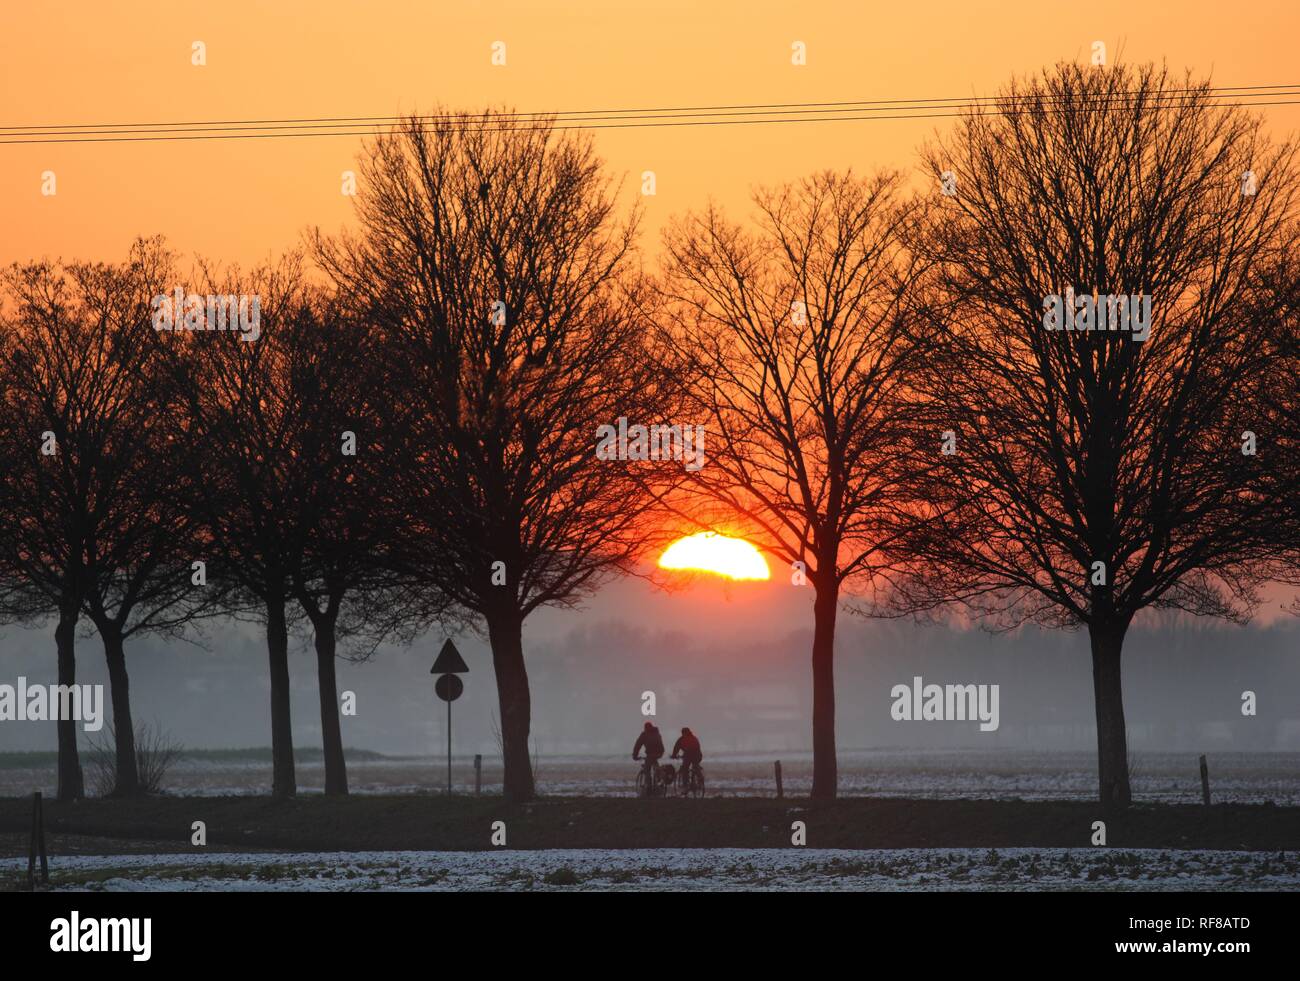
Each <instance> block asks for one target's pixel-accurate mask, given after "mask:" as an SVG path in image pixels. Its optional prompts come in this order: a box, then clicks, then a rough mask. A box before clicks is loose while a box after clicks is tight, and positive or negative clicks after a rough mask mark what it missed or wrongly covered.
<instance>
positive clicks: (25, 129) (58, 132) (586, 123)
mask: <svg viewBox="0 0 1300 981" xmlns="http://www.w3.org/2000/svg"><path fill="white" fill-rule="evenodd" d="M1196 95H1203V96H1207V97H1208V99H1209V102H1208V104H1209V105H1213V106H1220V107H1229V106H1238V107H1245V108H1252V107H1266V106H1280V105H1297V104H1300V98H1298V99H1290V98H1278V97H1285V96H1300V85H1250V86H1199V87H1196V88H1187V89H1168V90H1164V91H1162V92H1157V93H1154V94H1148V93H1142V92H1139V91H1136V90H1134V91H1122V92H1115V93H1107V94H1106V95H1105V97H1104V98H1103V99H1101V100H1099V101H1100V103H1101V104H1100V105H1082V106H1075V105H1069V106H1067V107H1065V108H1051V106H1056V105H1061V104H1063V103H1065V102H1066V101H1067V98H1066V97H1062V96H1053V95H1050V94H1046V95H1044V94H1034V95H1003V96H974V97H971V98H969V99H951V98H949V99H889V100H875V101H858V102H807V103H768V104H762V103H760V104H748V105H746V104H741V105H727V106H689V107H677V108H672V107H659V108H653V109H597V110H582V111H567V112H555V113H522V112H501V113H496V112H486V113H432V114H412V115H408V116H353V117H348V116H333V117H330V116H323V117H302V118H295V119H282V120H276V119H249V120H219V121H197V120H192V121H180V122H170V123H136V124H131V123H72V124H62V125H56V126H49V125H45V126H9V127H0V145H4V144H14V145H19V144H57V143H135V142H180V141H199V140H232V139H288V138H302V137H319V136H376V135H381V134H383V133H384V132H386V131H388V130H391V129H392V128H394V127H401V126H405V125H408V124H411V123H421V122H433V123H439V122H460V123H462V124H464V125H465V128H467V129H474V130H480V131H485V132H512V131H519V130H535V129H545V128H548V127H550V128H554V129H556V130H577V129H587V130H596V129H642V128H661V127H679V126H735V125H764V124H771V123H795V122H865V121H875V120H885V119H951V118H956V117H962V116H967V117H979V116H1019V115H1027V114H1029V115H1032V114H1034V113H1059V112H1077V111H1102V110H1104V109H1107V108H1112V107H1114V106H1117V105H1118V106H1123V105H1125V104H1126V103H1128V102H1131V103H1132V104H1137V101H1138V99H1139V98H1141V99H1145V100H1149V103H1150V106H1151V108H1153V109H1166V108H1172V107H1174V106H1176V105H1180V104H1185V103H1186V102H1187V101H1188V98H1187V97H1194V96H1196ZM1226 99H1238V100H1248V101H1235V102H1234V101H1224V100H1226ZM871 107H878V108H871ZM949 109H955V110H958V111H956V112H947V111H943V110H949ZM909 110H914V111H909ZM858 113H869V115H860V114H858ZM752 117H762V118H752ZM358 124H360V128H358ZM252 130H272V132H250V131H252ZM54 137H62V138H54Z"/></svg>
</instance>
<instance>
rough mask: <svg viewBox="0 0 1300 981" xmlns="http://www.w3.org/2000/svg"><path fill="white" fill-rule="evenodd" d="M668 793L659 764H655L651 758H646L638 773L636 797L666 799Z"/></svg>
mask: <svg viewBox="0 0 1300 981" xmlns="http://www.w3.org/2000/svg"><path fill="white" fill-rule="evenodd" d="M667 793H668V785H667V784H666V783H665V782H664V779H663V776H662V774H661V773H660V767H659V764H657V763H655V762H654V760H652V759H650V757H648V756H647V757H646V758H645V763H643V764H642V765H641V768H640V769H639V770H637V773H636V795H637V796H638V797H664V796H666V795H667Z"/></svg>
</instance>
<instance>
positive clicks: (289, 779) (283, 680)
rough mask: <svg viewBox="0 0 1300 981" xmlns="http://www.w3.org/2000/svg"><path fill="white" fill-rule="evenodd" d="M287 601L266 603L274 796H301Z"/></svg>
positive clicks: (272, 788) (275, 598) (272, 598)
mask: <svg viewBox="0 0 1300 981" xmlns="http://www.w3.org/2000/svg"><path fill="white" fill-rule="evenodd" d="M284 602H285V601H284V598H283V597H271V598H269V599H268V600H267V601H266V650H267V654H268V655H269V657H270V661H271V765H272V776H271V795H272V796H274V797H292V796H294V794H296V793H297V792H298V783H297V778H296V777H295V776H294V770H293V727H292V725H291V723H290V713H289V624H288V621H287V620H286V619H285V616H284Z"/></svg>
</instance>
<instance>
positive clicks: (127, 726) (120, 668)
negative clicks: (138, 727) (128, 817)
mask: <svg viewBox="0 0 1300 981" xmlns="http://www.w3.org/2000/svg"><path fill="white" fill-rule="evenodd" d="M97 626H98V628H99V636H100V638H101V639H102V640H103V641H104V657H105V658H106V659H107V660H108V687H109V697H111V698H112V699H113V742H114V744H115V747H116V756H117V761H116V767H117V770H116V773H115V774H114V778H115V779H114V781H113V796H114V797H134V796H137V795H139V793H140V790H141V788H140V771H139V768H138V765H137V761H136V752H135V726H134V725H133V723H132V721H131V683H130V681H129V680H128V679H127V676H126V650H125V647H124V645H123V643H122V634H121V631H119V630H115V629H114V628H113V627H111V626H109V625H107V624H102V625H99V624H97Z"/></svg>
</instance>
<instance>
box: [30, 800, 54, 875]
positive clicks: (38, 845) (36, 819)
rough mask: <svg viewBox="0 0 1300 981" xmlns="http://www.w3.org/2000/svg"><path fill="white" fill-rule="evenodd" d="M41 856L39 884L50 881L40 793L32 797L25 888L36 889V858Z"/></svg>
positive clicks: (43, 811)
mask: <svg viewBox="0 0 1300 981" xmlns="http://www.w3.org/2000/svg"><path fill="white" fill-rule="evenodd" d="M38 853H39V855H40V856H41V884H42V885H48V884H49V881H50V862H49V859H48V857H47V856H46V854H45V809H44V807H43V806H42V804H41V792H40V791H39V790H38V791H36V792H35V793H34V794H33V795H32V840H31V844H30V845H29V846H28V849H27V886H28V888H29V889H35V888H36V856H37V854H38Z"/></svg>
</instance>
